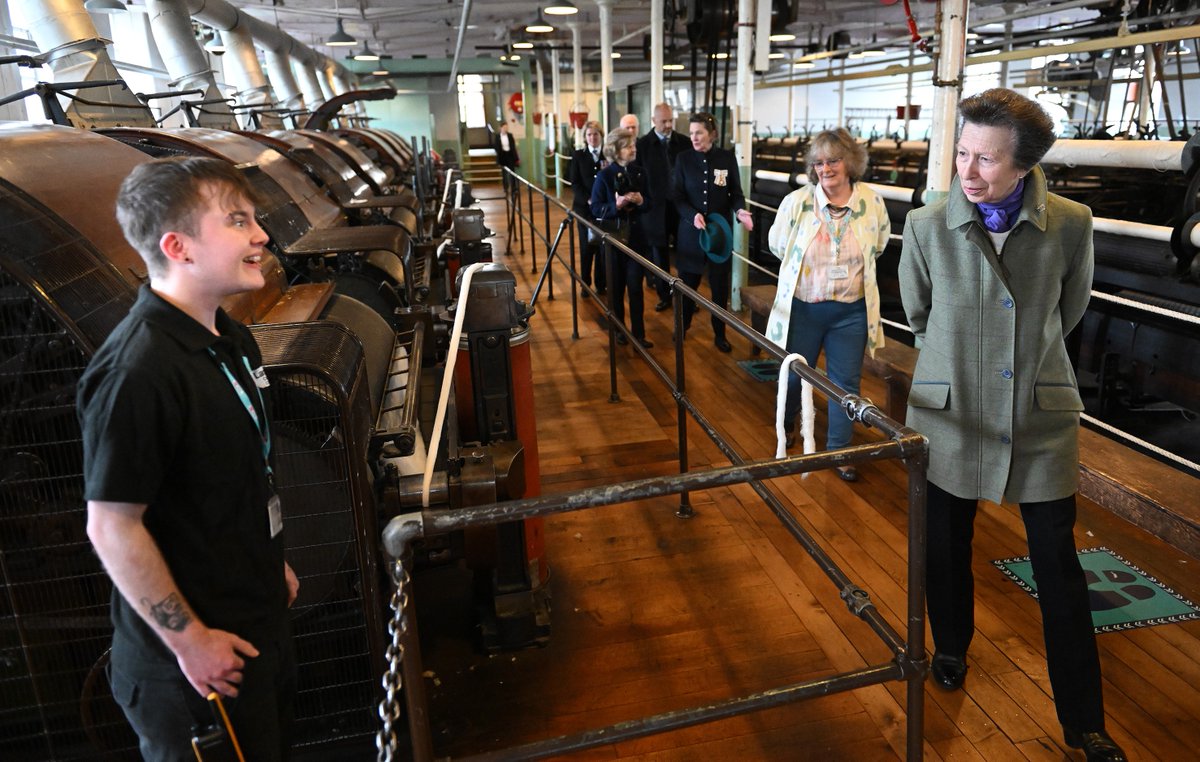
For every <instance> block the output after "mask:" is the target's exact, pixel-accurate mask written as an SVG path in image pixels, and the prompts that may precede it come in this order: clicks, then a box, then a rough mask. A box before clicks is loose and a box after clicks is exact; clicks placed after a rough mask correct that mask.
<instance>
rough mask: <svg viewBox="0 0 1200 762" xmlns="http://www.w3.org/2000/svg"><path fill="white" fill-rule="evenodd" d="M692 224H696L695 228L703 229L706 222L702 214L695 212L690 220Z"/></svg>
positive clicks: (706, 225) (706, 224)
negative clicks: (694, 216) (694, 215)
mask: <svg viewBox="0 0 1200 762" xmlns="http://www.w3.org/2000/svg"><path fill="white" fill-rule="evenodd" d="M692 224H693V225H695V226H696V230H704V229H705V228H706V227H708V223H707V222H705V221H704V215H703V214H701V213H700V212H696V218H695V219H694V220H692Z"/></svg>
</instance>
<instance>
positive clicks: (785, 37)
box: [767, 32, 796, 42]
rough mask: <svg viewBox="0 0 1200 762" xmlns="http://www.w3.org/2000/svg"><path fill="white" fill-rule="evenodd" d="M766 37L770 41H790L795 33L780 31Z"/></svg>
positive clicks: (794, 36)
mask: <svg viewBox="0 0 1200 762" xmlns="http://www.w3.org/2000/svg"><path fill="white" fill-rule="evenodd" d="M767 39H768V40H770V41H771V42H791V41H792V40H794V39H796V35H794V34H791V33H789V32H780V33H779V34H772V35H768V36H767Z"/></svg>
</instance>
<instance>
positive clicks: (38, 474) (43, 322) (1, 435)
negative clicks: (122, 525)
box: [0, 261, 134, 760]
mask: <svg viewBox="0 0 1200 762" xmlns="http://www.w3.org/2000/svg"><path fill="white" fill-rule="evenodd" d="M4 264H5V268H4V269H0V739H3V740H0V748H2V749H3V753H2V754H0V756H3V757H4V759H6V760H13V759H18V760H26V759H28V760H49V759H54V760H70V759H94V758H96V756H97V753H98V752H99V751H100V750H105V751H120V750H124V751H126V752H128V751H130V750H131V749H132V748H133V745H134V739H133V736H132V732H131V731H130V730H129V729H128V726H127V725H126V724H125V720H124V717H122V716H121V714H120V712H119V710H117V708H116V706H115V705H114V704H113V703H112V701H111V699H110V698H109V697H108V686H107V680H106V679H105V678H104V674H103V666H104V663H105V662H106V660H107V651H108V647H109V642H110V640H111V623H110V620H109V615H108V605H109V596H110V594H111V589H112V588H111V584H110V583H109V580H108V577H107V576H106V575H105V574H104V572H103V570H102V569H101V567H100V563H99V560H98V559H97V558H96V556H95V554H94V553H93V552H92V550H91V545H90V543H89V542H88V539H87V535H86V533H85V527H86V516H85V509H84V502H83V477H82V463H83V453H82V444H81V442H80V431H79V424H78V421H77V419H76V417H75V385H76V382H77V381H78V379H79V376H80V375H81V374H82V372H83V369H84V367H85V366H86V365H87V361H88V353H87V352H86V351H85V349H84V348H83V347H82V346H80V343H79V341H78V340H76V339H75V338H74V337H73V335H72V334H71V332H70V331H68V330H67V329H66V327H65V326H64V325H63V323H62V322H61V321H60V320H59V318H58V317H57V315H56V314H54V313H52V312H51V311H50V310H49V309H48V308H47V307H46V305H45V303H44V302H43V301H42V300H41V299H39V298H38V296H37V295H36V294H35V293H34V292H33V291H31V290H29V289H27V288H25V287H24V286H22V285H21V284H20V283H19V282H18V281H17V279H16V278H15V277H14V276H13V275H12V273H11V272H10V271H9V270H8V269H7V264H8V262H7V261H6V262H5V263H4Z"/></svg>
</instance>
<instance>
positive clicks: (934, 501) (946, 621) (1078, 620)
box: [925, 482, 1104, 733]
mask: <svg viewBox="0 0 1200 762" xmlns="http://www.w3.org/2000/svg"><path fill="white" fill-rule="evenodd" d="M977 509H978V502H977V501H975V500H969V499H966V498H961V497H956V496H954V495H951V494H950V493H949V492H946V491H945V490H943V489H941V488H940V487H938V486H937V485H936V484H934V483H932V482H930V483H929V500H928V517H929V527H928V531H927V533H926V536H927V538H928V575H927V583H926V585H927V586H926V591H925V601H926V604H927V606H928V608H929V625H930V627H931V629H932V630H933V642H934V648H936V649H937V650H938V651H940V652H942V653H946V654H950V655H952V656H965V655H966V653H967V648H968V647H969V646H970V644H971V638H972V636H973V635H974V634H975V579H974V576H973V575H972V572H971V539H972V538H973V537H974V534H975V513H976V511H977ZM1075 513H1076V508H1075V496H1074V495H1071V496H1070V497H1065V498H1062V499H1060V500H1051V501H1048V502H1041V503H1021V519H1022V520H1023V521H1024V522H1025V535H1026V538H1027V541H1028V544H1029V559H1030V561H1031V562H1032V565H1033V576H1034V582H1035V584H1036V586H1037V593H1038V605H1039V607H1040V608H1041V611H1042V636H1043V638H1044V639H1045V643H1046V666H1047V667H1048V671H1049V675H1050V686H1051V687H1052V688H1053V689H1054V704H1055V708H1056V709H1057V711H1058V720H1059V722H1061V723H1062V725H1063V726H1064V727H1067V728H1070V729H1072V730H1074V731H1076V732H1080V733H1088V732H1093V731H1098V730H1103V729H1104V699H1103V696H1102V695H1101V682H1100V654H1099V652H1098V651H1097V649H1096V633H1095V630H1094V629H1093V625H1092V612H1091V605H1090V603H1089V600H1088V590H1087V580H1086V579H1085V578H1084V575H1083V567H1081V566H1080V565H1079V557H1078V556H1077V555H1076V553H1075V535H1074V528H1075Z"/></svg>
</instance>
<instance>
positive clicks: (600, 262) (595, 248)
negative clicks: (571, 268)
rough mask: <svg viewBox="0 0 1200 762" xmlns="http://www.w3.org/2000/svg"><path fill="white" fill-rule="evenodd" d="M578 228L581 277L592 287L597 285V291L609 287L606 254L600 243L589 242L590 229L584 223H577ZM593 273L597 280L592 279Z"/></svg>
mask: <svg viewBox="0 0 1200 762" xmlns="http://www.w3.org/2000/svg"><path fill="white" fill-rule="evenodd" d="M576 226H577V228H578V230H577V231H576V232H577V234H578V235H577V236H576V239H575V250H576V251H578V252H579V277H580V278H582V279H583V282H584V283H586V284H587V285H589V286H591V285H593V284H595V286H596V290H597V291H603V290H604V289H605V288H607V287H608V273H607V272H605V267H604V252H603V251H602V250H601V248H602V247H601V246H600V242H599V241H589V240H588V228H587V226H586V225H584V224H583V223H582V222H577V223H576ZM593 272H594V273H595V280H593V279H592V277H593V275H592V274H593Z"/></svg>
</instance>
